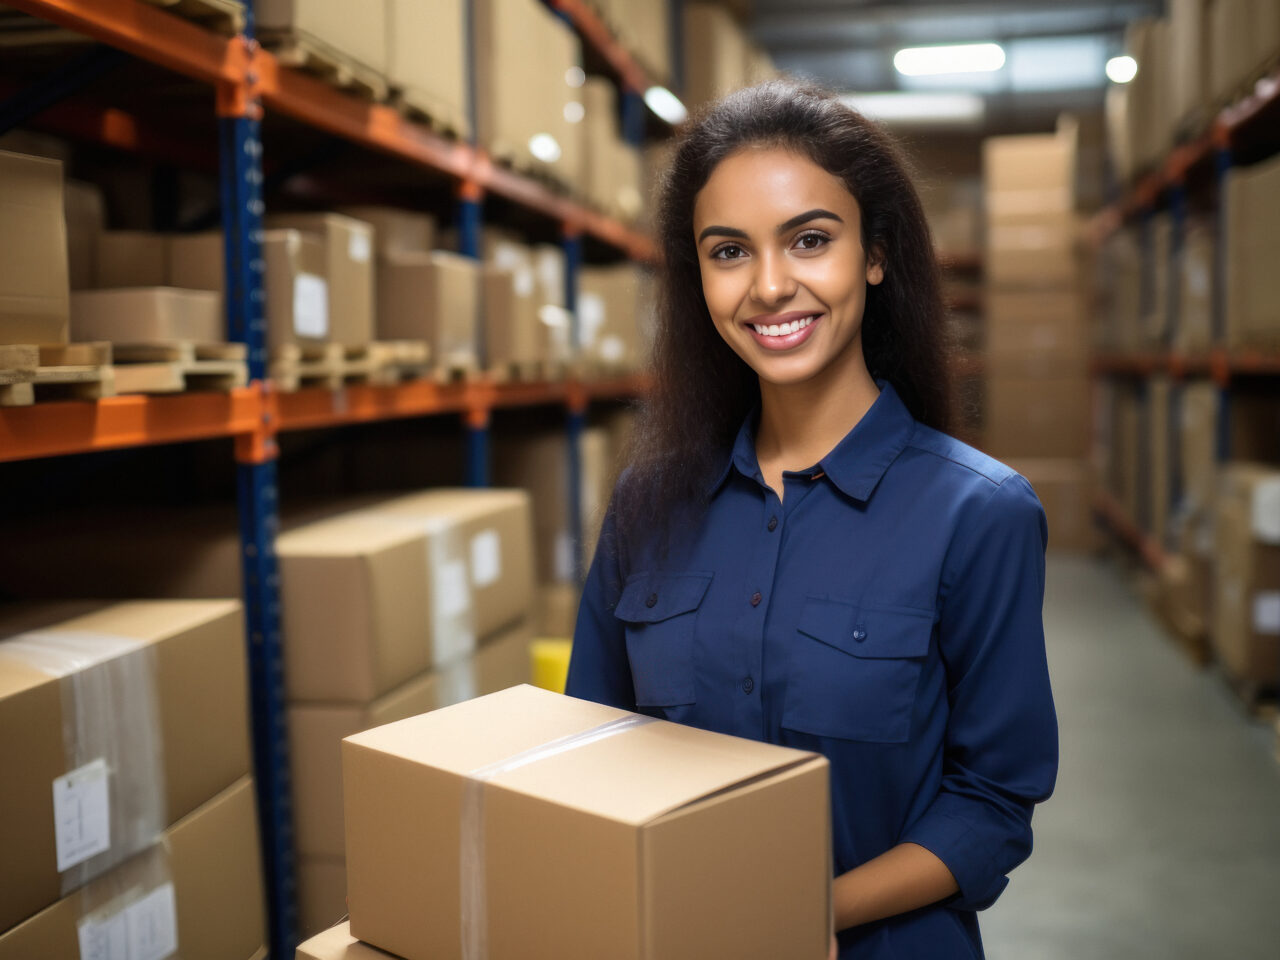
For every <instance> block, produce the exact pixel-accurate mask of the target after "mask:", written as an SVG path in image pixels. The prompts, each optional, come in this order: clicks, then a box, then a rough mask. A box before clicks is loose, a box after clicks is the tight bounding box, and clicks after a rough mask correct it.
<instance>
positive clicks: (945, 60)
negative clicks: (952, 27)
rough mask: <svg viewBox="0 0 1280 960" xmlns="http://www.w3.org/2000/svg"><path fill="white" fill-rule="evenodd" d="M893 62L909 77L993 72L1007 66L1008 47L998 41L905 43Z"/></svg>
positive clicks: (896, 67) (895, 66) (901, 72)
mask: <svg viewBox="0 0 1280 960" xmlns="http://www.w3.org/2000/svg"><path fill="white" fill-rule="evenodd" d="M893 66H894V68H895V69H896V70H897V71H898V72H899V73H900V74H902V75H903V76H905V77H924V76H930V75H932V74H939V73H991V72H992V71H994V70H999V69H1000V68H1001V67H1003V66H1004V49H1003V48H1002V47H1001V46H1000V44H998V43H961V44H953V45H950V46H940V47H904V48H903V49H901V50H899V51H898V52H897V53H896V54H894V55H893Z"/></svg>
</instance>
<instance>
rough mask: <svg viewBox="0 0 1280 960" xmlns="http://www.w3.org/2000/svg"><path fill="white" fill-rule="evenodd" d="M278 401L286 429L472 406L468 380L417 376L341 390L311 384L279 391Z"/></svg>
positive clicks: (280, 427) (279, 419)
mask: <svg viewBox="0 0 1280 960" xmlns="http://www.w3.org/2000/svg"><path fill="white" fill-rule="evenodd" d="M275 404H276V409H277V411H278V416H277V421H276V428H277V429H278V430H281V431H286V430H307V429H312V428H315V427H331V426H338V425H341V424H346V423H364V422H368V421H371V420H394V419H397V418H403V417H425V416H431V415H433V414H438V413H462V412H464V411H465V410H466V409H467V407H468V396H467V385H466V384H460V383H457V384H448V385H441V384H438V383H435V382H434V381H431V380H415V381H412V382H410V383H404V384H400V385H399V386H394V387H376V386H367V385H363V384H353V385H351V386H348V387H344V388H343V389H341V390H327V389H324V388H320V387H316V388H307V389H303V390H298V391H296V392H294V393H279V394H277V395H276V397H275Z"/></svg>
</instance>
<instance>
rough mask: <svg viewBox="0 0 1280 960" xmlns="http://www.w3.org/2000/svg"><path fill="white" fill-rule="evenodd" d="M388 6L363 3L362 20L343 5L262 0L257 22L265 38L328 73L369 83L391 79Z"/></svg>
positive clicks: (378, 1)
mask: <svg viewBox="0 0 1280 960" xmlns="http://www.w3.org/2000/svg"><path fill="white" fill-rule="evenodd" d="M387 3H388V0H361V3H360V16H358V17H353V16H351V8H350V6H349V5H348V4H347V3H346V2H344V0H258V2H257V3H256V4H255V5H254V20H255V23H256V27H257V30H258V31H259V33H260V34H262V35H263V36H264V37H267V38H270V39H272V40H276V39H279V40H283V41H285V42H286V43H288V44H289V45H291V46H296V47H298V48H300V49H301V50H303V51H305V53H306V54H307V55H308V56H309V57H310V58H311V59H312V60H318V61H319V62H320V63H321V64H323V65H325V66H328V67H339V66H348V65H349V66H351V67H353V68H354V69H355V70H356V71H358V73H359V75H361V76H362V77H364V78H367V79H366V82H368V81H372V80H382V79H384V78H385V77H386V74H387V65H388V58H387V48H388V29H387V27H388V12H387ZM434 5H435V4H433V6H434ZM382 92H385V90H384V91H382Z"/></svg>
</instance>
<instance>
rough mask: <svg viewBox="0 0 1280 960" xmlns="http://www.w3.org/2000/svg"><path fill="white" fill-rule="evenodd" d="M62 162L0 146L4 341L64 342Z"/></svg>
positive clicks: (0, 333) (0, 322)
mask: <svg viewBox="0 0 1280 960" xmlns="http://www.w3.org/2000/svg"><path fill="white" fill-rule="evenodd" d="M69 290H70V280H69V277H68V274H67V227H66V221H65V214H64V209H63V200H62V164H61V163H59V162H58V161H57V160H45V159H42V158H39V157H28V156H24V155H22V154H17V153H8V152H6V151H3V150H0V343H32V344H41V343H66V342H67V330H68V319H69V317H70V315H71V307H70V303H69V300H68V292H69Z"/></svg>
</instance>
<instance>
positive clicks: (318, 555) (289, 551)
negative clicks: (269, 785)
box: [277, 490, 533, 933]
mask: <svg viewBox="0 0 1280 960" xmlns="http://www.w3.org/2000/svg"><path fill="white" fill-rule="evenodd" d="M529 528H530V510H529V500H528V497H527V496H526V495H525V494H523V493H521V492H519V491H511V490H472V491H464V490H436V491H430V492H427V493H422V494H413V495H410V496H405V497H398V498H393V499H390V500H379V501H376V502H374V503H371V504H370V505H368V506H365V507H362V508H359V509H355V510H351V511H348V512H345V513H342V514H339V515H337V516H334V517H331V518H329V519H325V520H320V521H317V522H315V523H311V524H306V525H303V526H300V527H296V528H294V529H292V530H289V531H287V532H286V533H284V534H283V535H281V536H280V537H279V539H278V542H277V551H278V554H279V558H280V560H279V562H280V579H281V600H282V607H283V609H282V621H283V622H282V627H283V632H284V637H285V677H286V692H287V696H288V698H289V730H290V738H291V749H290V761H291V765H292V775H293V783H294V809H295V821H296V834H295V844H296V849H297V852H298V869H299V878H300V889H299V895H300V902H301V910H302V917H303V924H304V928H305V929H306V931H307V932H308V933H310V932H314V931H316V930H319V929H321V928H323V927H325V926H328V925H330V924H332V923H334V922H335V921H337V920H338V919H340V918H341V917H342V916H343V914H344V913H345V912H346V908H345V906H344V898H345V881H344V879H343V878H344V876H345V865H344V859H343V857H344V851H343V843H342V788H341V780H340V768H339V762H338V749H339V747H338V745H339V742H340V741H341V740H342V738H343V737H345V736H347V735H349V734H352V733H356V732H358V731H360V730H363V729H366V728H367V727H369V726H375V725H378V724H381V723H387V722H390V721H392V720H397V719H400V718H402V717H407V716H411V715H414V714H417V713H422V712H424V711H427V710H432V709H434V708H436V707H437V706H442V705H445V704H449V703H455V702H458V701H460V700H465V699H468V698H470V697H474V696H476V695H477V694H479V693H483V692H489V691H492V690H496V689H500V688H502V687H505V686H509V685H511V684H513V683H519V682H522V681H524V680H527V679H528V676H529V653H528V643H529V640H530V639H532V636H533V629H532V616H531V614H532V607H533V587H532V583H533V576H532V567H533V562H532V547H531V539H530V529H529Z"/></svg>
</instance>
